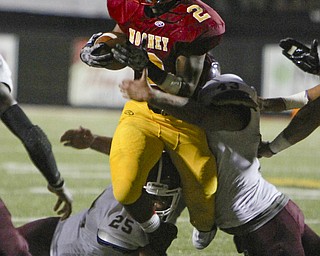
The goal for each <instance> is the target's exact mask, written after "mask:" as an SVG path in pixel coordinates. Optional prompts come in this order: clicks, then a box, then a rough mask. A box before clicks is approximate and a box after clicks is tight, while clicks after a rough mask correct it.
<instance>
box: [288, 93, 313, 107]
mask: <svg viewBox="0 0 320 256" xmlns="http://www.w3.org/2000/svg"><path fill="white" fill-rule="evenodd" d="M282 99H283V101H284V103H285V105H286V110H289V109H295V108H302V107H303V106H304V105H306V104H307V103H308V101H309V99H308V93H307V91H302V92H299V93H297V94H293V95H290V96H288V97H282Z"/></svg>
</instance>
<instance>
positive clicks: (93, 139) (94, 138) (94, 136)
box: [89, 135, 98, 148]
mask: <svg viewBox="0 0 320 256" xmlns="http://www.w3.org/2000/svg"><path fill="white" fill-rule="evenodd" d="M96 138H98V136H97V135H93V137H92V141H91V142H90V145H89V148H91V146H92V144H93V143H94V141H95V140H96Z"/></svg>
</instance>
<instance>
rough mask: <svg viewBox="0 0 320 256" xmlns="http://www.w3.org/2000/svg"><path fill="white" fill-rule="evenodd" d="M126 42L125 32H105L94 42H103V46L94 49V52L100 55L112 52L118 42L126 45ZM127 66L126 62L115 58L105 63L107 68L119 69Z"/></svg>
mask: <svg viewBox="0 0 320 256" xmlns="http://www.w3.org/2000/svg"><path fill="white" fill-rule="evenodd" d="M126 42H127V37H126V35H125V34H122V33H118V32H105V33H103V34H102V35H101V36H100V37H98V38H97V39H96V41H95V42H94V44H102V46H101V47H99V48H98V49H96V50H94V51H93V52H92V54H93V55H96V56H98V55H103V54H107V53H110V52H111V49H112V48H114V47H115V46H116V44H121V45H125V44H126ZM125 67H126V65H125V64H122V63H120V62H118V61H117V60H115V59H113V60H111V61H108V62H107V63H106V64H105V68H106V69H110V70H119V69H122V68H125Z"/></svg>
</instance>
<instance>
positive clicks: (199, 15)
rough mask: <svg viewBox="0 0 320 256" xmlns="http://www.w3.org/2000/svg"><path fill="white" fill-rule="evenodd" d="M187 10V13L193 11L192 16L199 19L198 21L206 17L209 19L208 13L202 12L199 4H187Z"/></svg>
mask: <svg viewBox="0 0 320 256" xmlns="http://www.w3.org/2000/svg"><path fill="white" fill-rule="evenodd" d="M187 12H188V13H191V12H193V17H194V18H195V19H196V20H197V21H199V22H200V23H201V22H202V21H205V20H207V19H209V18H210V17H211V16H210V15H209V14H208V13H203V9H202V8H201V7H200V6H199V5H196V4H193V5H191V6H189V7H188V8H187Z"/></svg>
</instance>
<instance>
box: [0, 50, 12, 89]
mask: <svg viewBox="0 0 320 256" xmlns="http://www.w3.org/2000/svg"><path fill="white" fill-rule="evenodd" d="M0 83H5V84H7V85H8V86H9V87H10V88H12V78H11V70H10V68H9V66H8V64H7V62H6V61H5V60H4V58H3V57H2V55H1V54H0Z"/></svg>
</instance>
